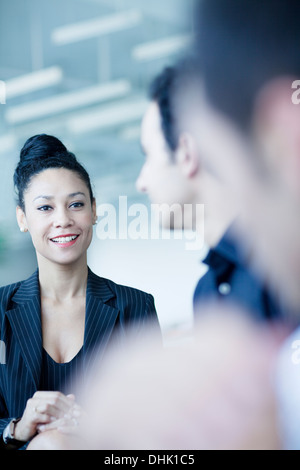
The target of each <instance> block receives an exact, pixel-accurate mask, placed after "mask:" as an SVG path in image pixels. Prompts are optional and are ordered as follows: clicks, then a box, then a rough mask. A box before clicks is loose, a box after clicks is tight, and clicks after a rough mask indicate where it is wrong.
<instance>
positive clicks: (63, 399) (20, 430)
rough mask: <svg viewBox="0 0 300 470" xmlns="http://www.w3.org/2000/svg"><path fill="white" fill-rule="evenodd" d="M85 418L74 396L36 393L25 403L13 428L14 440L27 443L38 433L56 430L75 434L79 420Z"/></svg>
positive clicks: (58, 393)
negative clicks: (20, 415) (21, 414)
mask: <svg viewBox="0 0 300 470" xmlns="http://www.w3.org/2000/svg"><path fill="white" fill-rule="evenodd" d="M84 416H85V413H84V411H83V410H82V408H81V407H80V406H79V405H78V404H77V403H76V402H75V396H74V395H64V394H63V393H61V392H36V393H35V394H34V395H33V397H32V398H30V399H29V400H28V401H27V404H26V408H25V411H24V413H23V416H22V418H21V420H20V421H19V422H18V423H17V425H16V428H15V439H17V440H20V441H24V442H27V441H29V440H30V439H31V438H32V437H34V436H35V435H36V434H38V433H42V432H45V431H49V430H54V429H55V430H58V431H60V432H62V433H63V434H75V435H76V432H77V430H78V425H79V423H80V420H81V419H82V418H83V417H84Z"/></svg>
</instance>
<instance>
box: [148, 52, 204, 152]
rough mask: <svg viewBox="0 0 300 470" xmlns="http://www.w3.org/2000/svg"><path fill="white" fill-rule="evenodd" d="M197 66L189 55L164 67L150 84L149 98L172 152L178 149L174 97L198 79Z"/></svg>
mask: <svg viewBox="0 0 300 470" xmlns="http://www.w3.org/2000/svg"><path fill="white" fill-rule="evenodd" d="M198 73H199V72H198V64H197V62H196V60H195V58H194V55H193V54H189V55H188V56H187V57H185V58H184V59H181V60H179V61H178V62H177V63H176V64H173V65H172V66H168V67H166V68H165V69H164V70H163V71H162V72H161V73H160V74H159V75H158V76H157V77H156V78H155V79H154V80H153V82H152V83H151V85H150V88H149V98H150V99H151V100H152V101H155V102H156V103H157V104H158V107H159V111H160V116H161V127H162V130H163V133H164V137H165V139H166V142H167V144H168V146H169V148H170V149H171V150H172V151H173V152H174V151H175V150H176V149H177V147H178V139H179V134H180V132H179V127H178V118H177V113H178V107H177V106H176V104H175V103H176V97H177V95H178V94H180V93H181V92H182V91H184V88H185V87H186V86H188V84H189V83H190V81H191V80H192V78H193V77H194V78H195V77H196V76H197V77H198Z"/></svg>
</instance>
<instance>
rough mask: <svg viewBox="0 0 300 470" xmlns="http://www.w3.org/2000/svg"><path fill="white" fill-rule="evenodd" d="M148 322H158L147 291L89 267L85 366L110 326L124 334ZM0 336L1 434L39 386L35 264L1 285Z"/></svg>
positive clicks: (39, 330)
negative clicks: (25, 276)
mask: <svg viewBox="0 0 300 470" xmlns="http://www.w3.org/2000/svg"><path fill="white" fill-rule="evenodd" d="M148 323H150V324H151V325H152V324H154V326H155V327H157V326H158V319H157V315H156V311H155V306H154V299H153V297H152V296H151V295H150V294H146V293H145V292H142V291H140V290H137V289H133V288H131V287H126V286H121V285H118V284H115V283H114V282H112V281H110V280H108V279H104V278H101V277H98V276H96V275H95V274H94V273H92V271H91V270H90V269H89V272H88V282H87V292H86V318H85V331H84V345H83V360H84V361H86V363H85V364H84V366H85V367H84V369H87V368H88V367H90V366H91V364H92V361H93V360H94V359H96V358H97V360H99V355H100V356H101V355H102V354H103V352H105V348H106V347H107V345H108V344H109V342H110V340H111V339H112V337H113V336H114V335H113V333H114V332H118V333H119V337H125V336H126V332H127V328H126V326H127V325H134V327H135V330H134V331H135V332H137V333H138V332H139V331H141V330H142V329H143V327H145V326H146V325H148ZM0 340H1V341H2V342H3V343H1V344H2V345H4V346H5V361H3V360H2V361H0V362H1V364H0V435H1V434H2V432H3V430H4V428H5V426H6V425H7V423H8V422H9V420H10V419H11V418H14V417H20V416H22V414H23V412H24V409H25V406H26V402H27V400H28V399H29V398H31V397H32V395H33V394H34V393H35V392H36V391H37V390H38V386H39V381H40V374H41V363H42V343H43V341H42V328H41V303H40V288H39V278H38V270H37V271H36V272H35V273H34V274H33V275H32V276H31V277H30V278H29V279H27V280H26V281H22V282H18V283H16V284H12V285H9V286H6V287H2V288H1V289H0ZM2 350H3V348H2ZM2 356H3V354H2ZM2 359H3V358H2Z"/></svg>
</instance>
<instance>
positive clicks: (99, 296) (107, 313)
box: [84, 270, 119, 366]
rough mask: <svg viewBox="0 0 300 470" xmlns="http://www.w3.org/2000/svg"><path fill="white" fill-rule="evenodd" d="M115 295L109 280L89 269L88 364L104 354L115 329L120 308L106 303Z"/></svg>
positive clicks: (87, 302)
mask: <svg viewBox="0 0 300 470" xmlns="http://www.w3.org/2000/svg"><path fill="white" fill-rule="evenodd" d="M114 297H115V293H114V292H113V291H112V290H111V288H110V287H109V285H108V283H107V281H106V280H105V279H103V278H101V277H98V276H96V275H95V274H94V273H92V271H91V270H89V274H88V283H87V293H86V320H85V333H84V350H85V353H86V361H87V362H86V365H88V366H91V362H92V361H93V360H97V359H99V356H101V355H102V352H103V351H104V350H105V348H106V346H107V344H108V342H109V339H110V337H111V335H112V332H113V330H114V327H115V324H116V320H117V318H118V316H119V310H118V309H117V308H114V307H111V306H110V305H107V303H106V302H108V301H109V300H110V299H112V298H114Z"/></svg>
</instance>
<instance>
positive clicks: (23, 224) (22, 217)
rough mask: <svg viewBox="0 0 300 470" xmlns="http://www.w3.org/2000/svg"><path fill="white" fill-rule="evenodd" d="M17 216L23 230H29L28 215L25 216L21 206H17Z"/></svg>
mask: <svg viewBox="0 0 300 470" xmlns="http://www.w3.org/2000/svg"><path fill="white" fill-rule="evenodd" d="M16 216H17V222H18V225H19V228H20V230H21V232H27V231H28V227H27V221H26V216H25V213H24V211H23V209H22V208H21V207H20V206H17V208H16Z"/></svg>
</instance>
